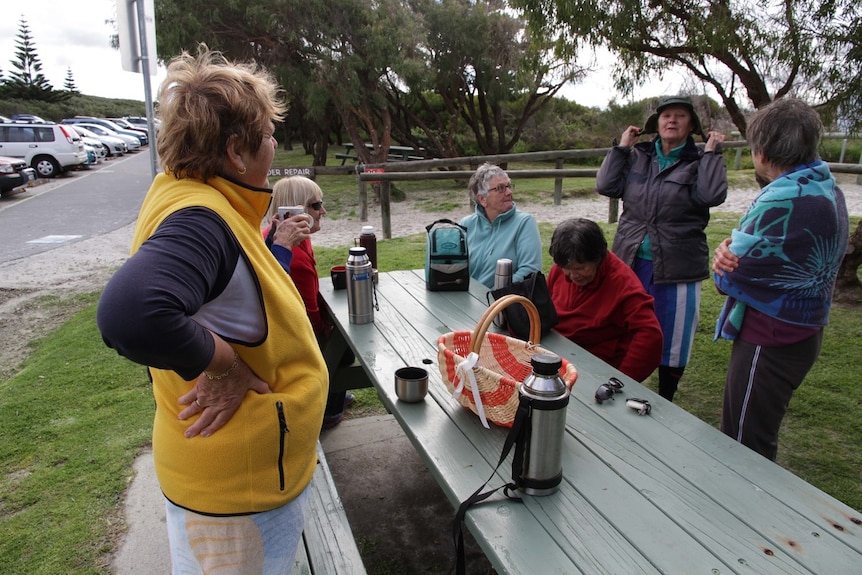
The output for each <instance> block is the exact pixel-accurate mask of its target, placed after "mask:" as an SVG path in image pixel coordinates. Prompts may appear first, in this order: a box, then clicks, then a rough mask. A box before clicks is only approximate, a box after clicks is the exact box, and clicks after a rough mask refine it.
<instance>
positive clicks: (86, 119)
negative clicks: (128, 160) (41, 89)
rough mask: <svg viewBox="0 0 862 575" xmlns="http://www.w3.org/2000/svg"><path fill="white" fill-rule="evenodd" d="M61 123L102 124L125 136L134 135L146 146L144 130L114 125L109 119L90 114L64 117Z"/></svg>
mask: <svg viewBox="0 0 862 575" xmlns="http://www.w3.org/2000/svg"><path fill="white" fill-rule="evenodd" d="M60 123H61V124H97V125H99V126H103V127H105V128H107V129H109V130H111V131H112V132H116V133H117V134H122V135H125V136H134V137H136V138H138V143H139V144H140V145H141V146H146V145H147V144H148V143H149V141H150V138H149V136H148V135H147V133H146V132H141V131H140V130H127V129H125V128H121V127H120V126H118V125H116V124H115V123H114V122H112V121H110V120H104V119H102V118H93V117H91V116H75V117H74V118H66V119H64V120H63V121H62V122H60Z"/></svg>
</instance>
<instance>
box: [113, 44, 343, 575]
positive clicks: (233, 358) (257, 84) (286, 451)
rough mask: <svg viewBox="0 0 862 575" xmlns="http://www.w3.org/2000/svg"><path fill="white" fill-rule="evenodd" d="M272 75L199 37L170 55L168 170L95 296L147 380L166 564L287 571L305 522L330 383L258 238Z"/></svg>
mask: <svg viewBox="0 0 862 575" xmlns="http://www.w3.org/2000/svg"><path fill="white" fill-rule="evenodd" d="M276 86H277V85H276V83H275V81H274V80H273V78H272V77H271V76H270V75H269V74H268V73H267V72H265V71H263V70H260V69H258V68H257V67H256V66H255V65H253V64H234V63H231V62H228V61H227V60H226V59H225V58H224V57H223V56H221V55H220V54H219V53H215V52H211V51H208V50H206V49H205V47H201V49H200V50H199V51H198V54H197V56H193V55H189V54H187V53H184V54H182V55H181V56H178V57H177V58H175V59H174V60H173V61H172V62H171V63H170V65H169V67H168V72H167V76H166V78H165V80H164V82H163V84H162V86H161V89H160V92H159V112H160V116H161V120H162V127H161V130H160V132H159V135H158V152H159V156H160V158H161V161H162V165H163V166H164V173H163V174H160V175H158V176H157V177H156V178H155V180H154V181H153V184H152V186H151V188H150V190H149V192H148V194H147V197H146V198H145V199H144V203H143V205H142V207H141V211H140V214H139V215H138V221H137V227H136V230H135V234H134V238H133V241H132V255H131V257H130V258H129V260H128V261H127V262H126V263H125V264H124V265H123V266H122V267H121V268H120V270H119V271H118V272H117V273H116V274H115V275H114V277H113V278H112V279H111V280H110V282H109V283H108V285H107V286H106V287H105V290H104V293H103V295H102V298H101V300H100V302H99V308H98V317H97V321H98V325H99V329H100V330H101V332H102V336H103V338H104V340H105V343H106V344H107V345H108V346H110V347H112V348H114V349H116V350H117V352H118V353H120V354H121V355H123V356H125V357H127V358H129V359H130V360H132V361H135V362H138V363H141V364H144V365H147V366H149V371H150V374H151V377H152V380H153V393H154V395H155V400H156V416H155V421H154V424H153V458H154V461H155V467H156V474H157V476H158V479H159V485H160V487H161V489H162V491H163V493H164V495H165V498H166V509H167V523H168V535H169V540H170V546H171V560H172V564H173V570H174V573H185V572H190V573H191V572H216V571H218V572H225V573H236V572H237V569H243V572H258V573H263V572H265V573H285V574H287V573H289V572H290V571H291V569H292V566H293V558H294V555H295V552H296V549H297V545H298V542H299V541H300V537H301V533H302V527H303V514H304V504H305V490H306V487H307V486H308V483H309V482H310V480H311V477H312V475H313V473H314V469H315V465H316V451H315V446H316V442H317V439H318V434H319V431H320V426H321V422H322V419H323V408H324V405H325V402H326V396H327V392H328V388H329V380H328V375H327V370H326V365H325V364H324V361H323V357H322V356H321V353H320V350H319V348H318V345H317V342H316V340H315V337H314V332H313V331H312V328H311V324H310V322H309V320H308V316H307V315H306V313H305V306H304V304H303V301H302V299H301V298H300V295H299V293H298V291H297V290H296V288H295V286H294V285H293V282H292V280H291V279H290V276H289V275H288V274H287V273H286V272H285V270H284V269H283V267H282V266H281V265H280V264H279V262H278V260H276V258H275V257H274V256H273V255H272V254H271V253H270V251H269V250H268V249H267V247H266V245H265V244H264V242H263V241H262V240H261V237H260V221H261V217H262V216H263V215H264V213H266V210H267V207H268V205H269V202H270V196H271V192H272V190H271V189H270V188H269V181H268V179H267V175H268V171H269V168H270V164H271V163H272V159H273V156H274V153H275V148H276V146H277V142H276V141H275V139H274V137H273V130H274V125H273V123H274V122H275V121H278V120H279V119H280V118H281V116H282V114H283V113H284V111H285V108H284V106H283V104H282V103H281V102H280V101H279V100H278V98H277V87H276ZM231 566H233V567H231ZM219 569H224V570H223V571H219ZM246 570H247V571H246Z"/></svg>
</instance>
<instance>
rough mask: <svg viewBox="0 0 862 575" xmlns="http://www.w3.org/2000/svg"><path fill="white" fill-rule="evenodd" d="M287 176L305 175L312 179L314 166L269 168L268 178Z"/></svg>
mask: <svg viewBox="0 0 862 575" xmlns="http://www.w3.org/2000/svg"><path fill="white" fill-rule="evenodd" d="M287 176H305V177H306V178H308V179H310V180H313V179H314V168H313V167H309V166H303V167H301V168H280V167H275V166H273V167H271V168H270V169H269V177H270V178H285V177H287Z"/></svg>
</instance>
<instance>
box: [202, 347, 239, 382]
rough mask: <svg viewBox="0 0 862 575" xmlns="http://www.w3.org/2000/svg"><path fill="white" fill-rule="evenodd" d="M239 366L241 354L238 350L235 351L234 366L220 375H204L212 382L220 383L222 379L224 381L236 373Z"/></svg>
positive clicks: (206, 373)
mask: <svg viewBox="0 0 862 575" xmlns="http://www.w3.org/2000/svg"><path fill="white" fill-rule="evenodd" d="M238 365H239V354H238V353H237V352H236V350H233V364H231V366H230V367H229V368H227V369H226V370H224V371H223V372H221V373H220V374H218V375H210V374H209V372H207V371H204V375H205V376H207V379H208V380H210V381H218V380H220V379H224V378H226V377H228V376H229V375H230V374H232V373H233V372H235V371H236V368H237V366H238Z"/></svg>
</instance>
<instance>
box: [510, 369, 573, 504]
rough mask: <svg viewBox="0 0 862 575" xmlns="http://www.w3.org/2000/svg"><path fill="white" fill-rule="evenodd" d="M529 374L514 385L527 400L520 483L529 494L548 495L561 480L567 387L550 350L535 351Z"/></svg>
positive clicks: (567, 402) (567, 397) (555, 488)
mask: <svg viewBox="0 0 862 575" xmlns="http://www.w3.org/2000/svg"><path fill="white" fill-rule="evenodd" d="M530 363H531V364H532V366H533V373H532V374H530V375H528V376H527V378H526V379H525V380H524V381H523V383H521V384H519V385H518V393H519V394H520V396H521V398H522V400H523V398H524V396H526V397H527V398H529V399H530V418H529V421H528V422H527V423H526V425H529V426H530V432H529V435H528V437H529V442H528V443H527V445H526V449H525V452H524V460H523V467H522V476H521V478H520V482H519V483H520V486H521V488H522V489H523V490H524V492H525V493H528V494H529V495H550V494H552V493H554V492H555V491H557V489H558V488H559V486H560V481H562V479H563V465H562V449H563V437H564V435H565V432H566V406H567V405H568V404H569V393H570V392H569V388H568V387H567V386H566V384H565V382H564V381H563V379H562V378H561V377H560V375H559V371H560V367H561V366H562V364H563V362H562V360H561V359H560V357H559V356H557V355H555V354H553V353H537V354H536V355H534V356H533V357H532V359H531V361H530Z"/></svg>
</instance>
